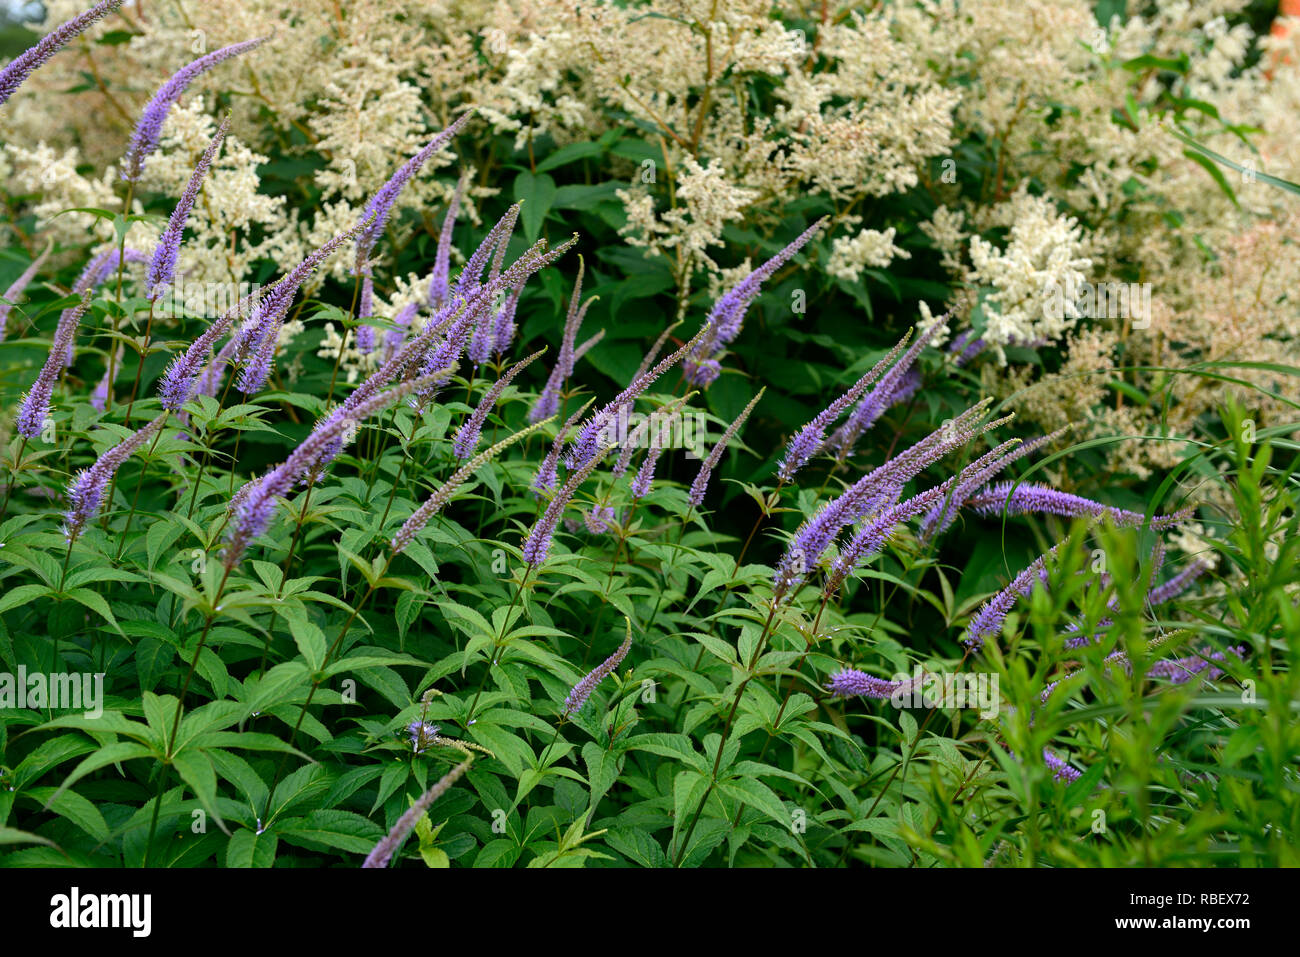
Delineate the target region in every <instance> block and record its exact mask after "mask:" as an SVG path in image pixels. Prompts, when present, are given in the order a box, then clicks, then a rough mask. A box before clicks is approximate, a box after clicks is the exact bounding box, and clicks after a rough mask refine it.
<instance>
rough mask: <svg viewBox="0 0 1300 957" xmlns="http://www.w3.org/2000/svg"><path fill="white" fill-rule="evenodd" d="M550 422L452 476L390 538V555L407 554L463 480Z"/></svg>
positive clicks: (508, 440)
mask: <svg viewBox="0 0 1300 957" xmlns="http://www.w3.org/2000/svg"><path fill="white" fill-rule="evenodd" d="M549 421H551V420H550V419H546V420H544V421H542V422H535V423H533V424H532V425H530V426H528V427H527V428H524V429H522V430H520V431H518V432H516V433H514V434H513V435H509V436H507V437H506V438H504V439H502V440H501V441H500V442H498V443H497V444H496V445H494V446H492V447H491V448H488V449H484V450H483V451H482V452H480V453H479V454H478V455H476V456H474V457H473V458H472V459H470V460H469V461H468V462H466V463H465V464H464V465H462V466H461V467H460V468H458V469H457V470H456V471H455V472H453V473H452V475H451V477H450V478H449V479H447V481H445V482H443V483H442V485H441V486H439V488H438V491H436V492H434V493H433V494H432V495H430V496H429V497H428V498H427V499H426V500H425V502H424V504H423V505H421V506H420V507H419V508H417V509H416V510H415V512H414V513H413V514H412V515H411V517H410V518H408V519H407V520H406V521H405V522H403V523H402V527H401V528H399V529H398V530H397V534H396V535H394V536H393V540H392V547H393V554H394V555H398V554H401V553H402V552H403V551H405V550H406V547H407V546H408V545H410V544H411V542H413V541H415V536H416V535H417V534H418V533H419V531H420V529H422V528H424V526H425V525H428V524H429V520H430V519H432V518H433V516H435V515H437V514H438V513H439V512H440V511H442V508H443V506H444V505H446V504H447V502H449V501H450V500H451V496H452V493H453V492H455V491H456V489H458V488H459V487H460V486H461V485H463V484H464V482H465V480H466V479H468V478H469V477H470V476H471V475H473V474H474V473H475V472H477V471H478V470H479V469H480V468H482V467H483V466H484V464H486V463H487V462H489V461H491V460H492V459H494V458H496V457H497V455H498V454H500V453H501V452H502V451H503V450H504V449H507V448H509V447H510V446H511V445H514V444H515V443H516V442H518V441H520V440H521V439H524V438H527V437H528V436H529V435H532V434H533V433H534V432H536V431H537V430H538V429H540V428H541V427H542V426H543V425H545V424H546V423H547V422H549Z"/></svg>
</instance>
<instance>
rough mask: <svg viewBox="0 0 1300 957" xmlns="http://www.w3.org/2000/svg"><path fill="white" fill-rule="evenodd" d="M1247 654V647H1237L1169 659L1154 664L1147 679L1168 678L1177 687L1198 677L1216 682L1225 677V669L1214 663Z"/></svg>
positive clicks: (1239, 657) (1148, 672)
mask: <svg viewBox="0 0 1300 957" xmlns="http://www.w3.org/2000/svg"><path fill="white" fill-rule="evenodd" d="M1245 653H1246V648H1245V646H1244V645H1237V646H1236V647H1232V648H1229V649H1228V650H1227V652H1222V651H1214V652H1208V653H1207V652H1201V653H1200V654H1195V655H1187V656H1186V657H1183V658H1167V659H1165V660H1164V661H1157V662H1154V663H1153V664H1152V665H1151V667H1150V668H1149V669H1148V670H1147V677H1148V678H1167V679H1169V681H1170V682H1171V683H1172V684H1176V685H1185V684H1188V683H1190V682H1191V680H1192V679H1193V678H1196V677H1197V676H1203V677H1204V680H1206V681H1214V680H1215V679H1216V678H1219V677H1221V676H1222V675H1223V669H1222V668H1220V667H1218V666H1217V665H1215V664H1214V662H1216V661H1218V662H1223V661H1226V660H1227V657H1228V655H1229V654H1231V655H1233V656H1234V657H1236V658H1238V659H1241V658H1243V657H1244V656H1245Z"/></svg>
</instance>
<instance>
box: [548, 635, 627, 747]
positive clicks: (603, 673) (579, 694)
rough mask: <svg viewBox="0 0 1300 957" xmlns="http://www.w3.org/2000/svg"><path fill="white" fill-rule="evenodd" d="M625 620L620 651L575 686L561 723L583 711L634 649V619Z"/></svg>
mask: <svg viewBox="0 0 1300 957" xmlns="http://www.w3.org/2000/svg"><path fill="white" fill-rule="evenodd" d="M623 620H624V621H625V622H626V623H627V637H626V638H624V639H623V643H622V644H621V645H619V646H618V649H617V650H616V651H615V652H614V653H613V654H612V655H610V656H609V657H608V658H606V659H605V660H604V661H602V662H601V663H600V664H599V665H597V666H596V667H595V668H593V669H592V670H591V671H590V672H589V673H588V674H587V676H586V677H584V678H583V679H582V680H581V681H579V682H578V683H577V684H576V685H574V686H573V690H572V691H570V692H569V696H568V697H567V698H565V699H564V709H563V710H562V711H561V712H560V720H561V721H567V720H569V719H570V718H572V717H573V716H574V715H575V714H577V713H578V712H579V711H581V710H582V706H583V705H584V704H586V703H587V699H588V698H590V697H591V693H592V692H593V691H595V690H596V686H597V685H598V684H600V683H601V682H602V681H604V680H605V679H606V678H607V677H609V675H611V674H613V672H614V669H615V668H617V667H618V666H619V665H620V664H621V663H622V662H623V659H624V658H626V657H627V653H628V651H629V650H631V648H632V619H630V618H627V617H626V616H625V617H624V619H623Z"/></svg>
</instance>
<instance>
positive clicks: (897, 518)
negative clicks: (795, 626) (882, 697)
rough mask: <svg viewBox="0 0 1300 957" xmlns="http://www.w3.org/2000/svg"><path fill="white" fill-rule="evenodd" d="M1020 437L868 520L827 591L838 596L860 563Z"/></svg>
mask: <svg viewBox="0 0 1300 957" xmlns="http://www.w3.org/2000/svg"><path fill="white" fill-rule="evenodd" d="M1017 441H1018V440H1016V439H1012V440H1010V441H1009V442H1004V443H1003V444H1002V445H1000V446H998V447H997V448H995V449H993V450H992V451H990V452H987V453H985V454H984V455H983V456H981V457H980V458H979V459H977V460H976V461H975V462H972V463H971V464H970V465H968V466H966V468H965V469H963V470H962V471H961V472H959V473H957V474H956V475H954V476H953V477H952V478H950V479H948V480H947V481H945V482H943V483H942V484H940V485H936V486H934V487H933V488H930V489H927V490H926V491H924V492H921V493H919V494H917V495H913V496H912V497H911V498H909V499H905V500H904V501H902V502H899V503H897V504H895V505H890V506H889V507H887V508H884V509H882V510H881V512H880V514H879V515H878V516H876V517H875V518H873V519H869V520H868V521H866V522H865V523H864V524H863V525H862V528H861V529H860V530H859V531H858V533H857V534H856V535H854V536H853V538H852V539H851V540H850V541H849V542H848V544H846V545H845V546H844V548H843V549H842V550H841V551H840V554H839V557H838V558H836V559H835V561H834V562H832V563H831V571H830V574H829V575H828V576H827V577H826V586H825V588H824V590H823V594H824V595H827V596H830V595H834V594H835V593H836V592H837V591H838V590H839V589H840V587H841V586H842V585H843V583H844V581H845V579H847V578H848V576H849V575H850V574H851V573H852V572H853V570H854V568H856V567H857V565H858V564H859V563H860V562H862V561H864V560H865V559H867V558H869V557H871V556H872V555H875V554H877V553H878V552H880V551H882V550H883V549H884V547H885V545H887V544H888V543H889V541H890V539H892V538H893V536H894V535H895V534H896V533H897V531H898V529H899V527H901V526H902V524H903V523H904V522H906V521H908V520H910V519H912V518H914V517H915V516H917V515H920V514H922V513H924V512H925V511H926V509H928V508H929V507H930V506H931V505H932V504H933V503H934V502H935V501H938V500H941V499H942V498H943V497H944V496H945V495H947V494H948V491H949V489H951V488H952V487H953V486H954V485H955V484H957V483H958V482H960V481H961V480H962V478H963V477H965V475H967V474H968V473H969V472H971V471H974V470H977V469H980V468H983V467H985V466H986V465H987V464H988V463H989V462H992V461H995V460H996V459H997V458H998V456H1000V455H1002V454H1003V452H1005V451H1006V450H1007V449H1008V448H1010V447H1011V446H1012V445H1014V444H1015V443H1016V442H1017Z"/></svg>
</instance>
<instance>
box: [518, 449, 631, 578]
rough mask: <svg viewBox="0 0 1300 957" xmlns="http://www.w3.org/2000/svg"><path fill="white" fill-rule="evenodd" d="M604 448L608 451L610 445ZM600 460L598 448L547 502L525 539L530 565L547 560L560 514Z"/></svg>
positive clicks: (571, 473) (526, 553)
mask: <svg viewBox="0 0 1300 957" xmlns="http://www.w3.org/2000/svg"><path fill="white" fill-rule="evenodd" d="M604 448H605V450H606V451H607V450H608V449H609V448H610V446H605V447H604ZM600 460H601V455H600V454H599V450H598V451H597V453H596V454H593V455H592V456H591V458H590V459H589V460H588V461H587V462H586V464H585V465H583V466H582V467H581V468H578V469H576V470H574V471H572V472H570V473H569V476H568V478H567V479H566V481H565V483H564V485H562V486H561V487H560V490H559V491H558V492H556V493H555V496H554V497H553V498H552V499H551V501H550V502H549V503H548V504H547V506H546V511H544V512H542V515H541V517H540V518H539V519H538V520H537V523H536V524H535V525H533V530H532V531H531V532H529V533H528V538H527V539H526V540H525V541H524V547H523V557H524V561H525V562H527V563H528V564H529V565H532V566H534V567H536V566H538V565H540V564H542V562H544V561H546V556H547V555H548V554H550V551H551V540H552V539H553V538H554V537H555V528H556V526H557V525H559V524H560V516H561V515H563V514H564V509H565V507H566V506H567V505H568V504H569V501H570V499H572V498H573V494H574V493H575V492H576V491H578V487H579V486H580V485H582V483H583V482H585V481H586V480H587V477H588V476H589V475H591V473H592V472H594V471H595V470H596V466H597V465H599V464H600Z"/></svg>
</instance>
